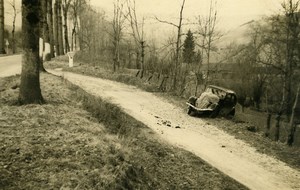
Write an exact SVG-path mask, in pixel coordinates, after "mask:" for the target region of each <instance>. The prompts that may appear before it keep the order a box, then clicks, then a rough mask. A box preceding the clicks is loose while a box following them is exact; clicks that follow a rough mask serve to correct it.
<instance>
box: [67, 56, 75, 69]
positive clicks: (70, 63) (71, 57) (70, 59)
mask: <svg viewBox="0 0 300 190" xmlns="http://www.w3.org/2000/svg"><path fill="white" fill-rule="evenodd" d="M74 55H75V52H68V56H69V67H73V66H74V64H73V58H74Z"/></svg>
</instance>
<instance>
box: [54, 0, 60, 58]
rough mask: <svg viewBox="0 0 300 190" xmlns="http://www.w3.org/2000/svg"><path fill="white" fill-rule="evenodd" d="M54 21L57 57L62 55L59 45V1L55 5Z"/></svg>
mask: <svg viewBox="0 0 300 190" xmlns="http://www.w3.org/2000/svg"><path fill="white" fill-rule="evenodd" d="M53 20H54V23H53V30H54V31H53V36H54V38H53V39H54V44H55V48H54V49H55V54H56V56H59V55H60V52H59V43H58V2H57V0H55V3H54V14H53Z"/></svg>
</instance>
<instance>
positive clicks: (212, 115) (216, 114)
mask: <svg viewBox="0 0 300 190" xmlns="http://www.w3.org/2000/svg"><path fill="white" fill-rule="evenodd" d="M219 113H220V109H219V106H217V107H216V108H215V109H214V110H213V111H212V112H211V114H210V115H209V117H210V118H216V117H217V116H218V115H219Z"/></svg>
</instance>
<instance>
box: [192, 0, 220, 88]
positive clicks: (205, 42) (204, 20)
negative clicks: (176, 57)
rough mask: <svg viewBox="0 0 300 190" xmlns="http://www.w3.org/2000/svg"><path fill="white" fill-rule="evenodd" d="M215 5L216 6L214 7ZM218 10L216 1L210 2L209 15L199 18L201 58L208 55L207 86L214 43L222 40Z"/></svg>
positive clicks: (211, 0)
mask: <svg viewBox="0 0 300 190" xmlns="http://www.w3.org/2000/svg"><path fill="white" fill-rule="evenodd" d="M213 3H214V5H213ZM217 13H218V12H217V9H216V1H215V0H210V7H209V13H208V15H207V16H204V17H201V16H198V34H199V35H200V37H201V38H200V43H198V45H199V46H200V48H201V57H202V59H203V58H204V53H205V55H206V64H207V71H206V76H205V77H206V80H205V86H206V85H207V83H208V81H209V77H210V57H211V51H212V47H213V43H214V42H215V41H216V40H218V39H220V38H221V36H222V35H221V34H220V33H219V32H218V31H217V30H216V26H217ZM200 66H201V65H200V64H199V67H198V71H199V70H200Z"/></svg>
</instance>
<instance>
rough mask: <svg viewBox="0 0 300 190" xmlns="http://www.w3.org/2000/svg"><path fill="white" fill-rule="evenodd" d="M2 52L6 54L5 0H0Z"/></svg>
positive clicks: (0, 40) (0, 49)
mask: <svg viewBox="0 0 300 190" xmlns="http://www.w3.org/2000/svg"><path fill="white" fill-rule="evenodd" d="M0 54H5V44H4V1H3V0H0Z"/></svg>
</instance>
